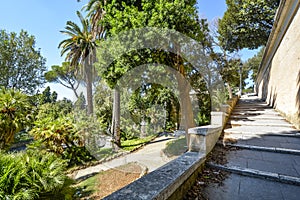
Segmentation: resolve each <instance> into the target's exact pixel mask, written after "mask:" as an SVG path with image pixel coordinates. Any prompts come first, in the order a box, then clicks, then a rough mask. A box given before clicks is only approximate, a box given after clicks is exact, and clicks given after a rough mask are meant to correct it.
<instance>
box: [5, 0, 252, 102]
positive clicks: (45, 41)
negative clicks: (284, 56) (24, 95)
mask: <svg viewBox="0 0 300 200" xmlns="http://www.w3.org/2000/svg"><path fill="white" fill-rule="evenodd" d="M87 2H88V0H81V2H77V0H0V3H1V7H0V29H5V30H6V31H8V32H17V33H19V32H20V30H21V29H24V30H26V31H27V32H28V33H29V34H30V35H34V36H35V38H36V47H37V48H40V49H41V53H42V55H43V57H45V58H46V59H47V62H46V65H47V67H48V68H50V67H51V66H52V65H59V64H61V62H62V61H63V58H62V57H61V56H60V50H59V49H58V44H59V42H60V41H62V40H63V39H64V38H65V37H64V35H63V34H61V33H60V32H59V31H60V30H64V27H65V25H66V22H67V21H68V20H71V21H73V22H76V23H77V22H78V17H77V15H76V11H77V10H81V8H82V7H83V5H85V4H86V3H87ZM198 8H199V13H200V16H201V17H203V18H208V21H211V20H212V19H214V18H216V17H222V16H223V13H224V12H225V10H226V4H225V0H213V1H209V0H198ZM78 23H79V22H78ZM252 55H253V53H251V52H250V53H249V52H242V53H241V56H242V58H243V60H245V59H247V58H248V57H251V56H252ZM51 88H52V89H54V90H56V91H57V92H58V94H59V97H60V98H61V97H62V96H65V97H69V98H70V99H72V97H73V94H72V92H71V90H70V91H69V90H62V86H59V85H53V84H51Z"/></svg>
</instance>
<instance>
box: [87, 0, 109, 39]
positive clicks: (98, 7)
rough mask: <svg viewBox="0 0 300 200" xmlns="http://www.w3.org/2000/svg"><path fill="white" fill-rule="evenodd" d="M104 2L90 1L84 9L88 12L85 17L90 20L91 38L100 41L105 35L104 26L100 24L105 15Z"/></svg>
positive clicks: (99, 0) (104, 0)
mask: <svg viewBox="0 0 300 200" xmlns="http://www.w3.org/2000/svg"><path fill="white" fill-rule="evenodd" d="M105 4H106V0H90V1H89V2H88V4H87V5H86V6H85V7H84V10H85V11H87V12H88V14H87V17H89V19H90V23H91V28H92V32H93V37H94V38H98V39H101V38H103V37H104V35H105V31H104V26H103V25H102V24H101V21H102V19H103V18H104V15H105V10H104V5H105Z"/></svg>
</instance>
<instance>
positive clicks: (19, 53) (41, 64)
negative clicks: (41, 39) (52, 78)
mask: <svg viewBox="0 0 300 200" xmlns="http://www.w3.org/2000/svg"><path fill="white" fill-rule="evenodd" d="M45 62H46V59H45V58H43V57H42V55H41V53H40V50H39V49H36V47H35V38H34V36H32V35H29V34H28V33H27V32H26V31H24V30H22V31H21V32H20V33H19V34H17V33H15V32H11V33H7V32H6V31H5V30H0V68H1V70H0V85H1V86H3V87H5V88H12V89H18V90H21V91H23V92H26V93H28V94H33V93H34V92H35V91H36V90H37V88H38V87H41V86H42V85H43V84H44V82H45V80H44V76H43V74H44V72H45V71H46V66H45Z"/></svg>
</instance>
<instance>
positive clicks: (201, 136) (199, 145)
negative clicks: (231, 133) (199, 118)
mask: <svg viewBox="0 0 300 200" xmlns="http://www.w3.org/2000/svg"><path fill="white" fill-rule="evenodd" d="M221 132H222V126H220V125H207V126H200V127H195V128H190V129H189V135H190V142H189V151H192V152H201V153H205V154H206V155H207V154H208V153H209V152H210V151H211V150H212V149H213V148H214V146H215V144H216V143H217V141H218V139H219V137H220V135H221Z"/></svg>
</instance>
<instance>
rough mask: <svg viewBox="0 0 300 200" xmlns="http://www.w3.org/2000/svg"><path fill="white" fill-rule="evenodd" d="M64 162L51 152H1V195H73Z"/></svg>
mask: <svg viewBox="0 0 300 200" xmlns="http://www.w3.org/2000/svg"><path fill="white" fill-rule="evenodd" d="M66 166H67V162H66V161H65V160H62V159H60V158H58V157H57V156H56V155H55V154H53V153H48V152H44V151H32V150H28V151H26V152H21V153H10V154H7V153H4V152H0V199H7V200H10V199H11V200H19V199H20V200H27V199H28V200H29V199H30V200H31V199H50V197H51V199H72V194H73V189H72V188H71V187H70V185H71V184H72V182H73V181H72V180H71V179H69V178H68V177H67V176H66V175H65V174H64V172H65V170H66Z"/></svg>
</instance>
